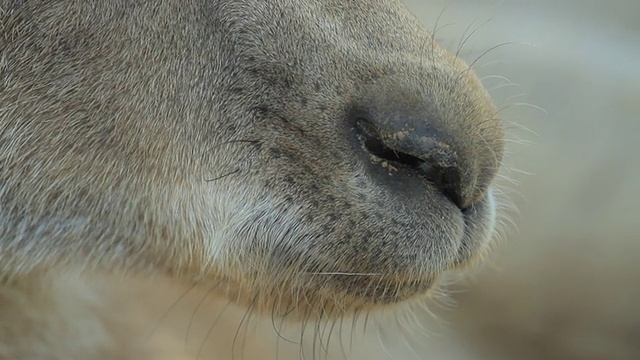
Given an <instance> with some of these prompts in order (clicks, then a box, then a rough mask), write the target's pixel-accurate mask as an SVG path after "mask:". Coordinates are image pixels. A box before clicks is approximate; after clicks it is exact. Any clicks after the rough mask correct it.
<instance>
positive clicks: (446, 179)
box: [420, 161, 466, 211]
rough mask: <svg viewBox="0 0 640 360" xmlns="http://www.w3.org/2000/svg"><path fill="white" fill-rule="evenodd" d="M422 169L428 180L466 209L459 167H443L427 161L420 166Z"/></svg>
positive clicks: (459, 206) (452, 200) (461, 207)
mask: <svg viewBox="0 0 640 360" xmlns="http://www.w3.org/2000/svg"><path fill="white" fill-rule="evenodd" d="M420 171H421V173H422V174H424V176H425V177H426V178H427V180H429V181H430V182H431V183H433V184H434V185H435V186H436V187H437V188H438V189H440V191H442V192H443V193H444V194H445V195H446V196H447V197H448V198H449V199H450V200H451V202H453V203H454V204H456V206H458V208H460V210H462V211H465V210H466V209H465V208H464V204H463V200H462V195H461V193H460V192H461V190H460V189H461V182H460V181H461V180H460V171H459V170H458V168H457V167H452V166H450V167H443V166H438V165H434V164H433V163H430V162H428V161H425V162H423V164H422V165H421V166H420Z"/></svg>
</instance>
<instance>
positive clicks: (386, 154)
mask: <svg viewBox="0 0 640 360" xmlns="http://www.w3.org/2000/svg"><path fill="white" fill-rule="evenodd" d="M357 125H358V127H357V128H358V130H359V137H360V141H361V142H362V145H363V146H364V148H365V149H366V150H367V151H368V152H369V153H370V154H372V155H374V156H376V157H378V158H380V159H382V160H387V161H392V162H394V163H397V164H403V165H407V166H410V167H413V168H419V167H420V165H421V164H422V163H423V162H424V161H423V160H421V159H420V158H418V157H415V156H413V155H409V154H407V153H404V152H402V151H398V150H395V149H393V148H391V147H389V146H387V145H386V144H385V142H384V141H383V140H382V136H381V135H380V134H379V133H378V131H377V130H376V129H375V128H374V127H373V126H372V125H370V124H369V123H368V122H367V121H366V120H363V119H360V120H358V122H357Z"/></svg>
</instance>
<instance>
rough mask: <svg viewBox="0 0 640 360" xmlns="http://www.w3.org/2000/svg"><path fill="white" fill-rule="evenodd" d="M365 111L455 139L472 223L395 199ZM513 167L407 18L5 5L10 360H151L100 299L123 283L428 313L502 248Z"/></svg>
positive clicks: (462, 85) (271, 302) (1, 191)
mask: <svg viewBox="0 0 640 360" xmlns="http://www.w3.org/2000/svg"><path fill="white" fill-rule="evenodd" d="M354 108H366V109H367V110H368V111H370V112H373V113H390V112H393V111H396V110H399V111H409V112H412V114H418V115H419V116H424V121H425V123H426V124H428V125H429V126H431V127H433V128H435V129H438V131H441V132H442V133H443V134H445V135H446V136H445V137H446V139H447V141H448V144H449V145H451V146H453V147H454V148H455V149H456V154H457V156H458V157H459V159H461V160H460V163H461V170H462V172H461V177H462V179H463V188H462V189H461V194H462V196H463V198H464V205H465V206H464V207H465V208H468V210H467V211H465V212H464V213H463V212H461V211H460V209H458V207H457V206H456V205H454V204H453V203H452V202H451V201H450V200H449V199H448V198H447V197H446V196H444V195H443V194H442V193H441V191H440V190H439V189H438V188H437V187H436V186H435V185H434V184H433V183H431V182H429V181H426V180H424V181H422V180H420V181H419V183H415V184H414V183H411V184H408V185H407V188H410V190H407V191H405V190H406V189H402V188H400V189H397V188H393V187H388V186H386V185H385V184H382V183H380V181H378V175H376V174H373V173H372V171H371V170H370V168H371V167H372V166H377V165H375V164H374V165H372V162H371V161H370V159H367V158H363V157H362V156H360V155H359V154H360V153H359V151H361V149H359V148H358V146H354V143H357V136H355V135H354V132H353V128H354V124H353V123H352V122H350V120H351V115H350V114H351V112H352V111H353V109H354ZM502 148H503V129H502V125H501V122H500V120H499V119H498V118H497V111H496V109H495V107H494V106H493V104H492V102H491V101H490V99H489V97H488V96H487V94H486V92H485V91H484V89H483V88H482V86H481V85H480V83H479V81H478V79H477V78H476V77H475V75H474V74H473V72H472V71H470V69H469V67H468V65H466V64H465V63H463V62H462V61H461V60H459V59H457V58H456V57H455V56H454V55H452V54H450V53H448V52H446V51H445V50H443V49H442V48H440V47H439V46H438V45H437V44H436V43H435V42H434V40H433V38H432V36H431V35H430V34H429V33H428V32H427V31H426V30H425V29H424V28H423V27H422V25H421V24H420V23H419V22H418V21H417V20H416V19H415V18H414V17H413V16H411V15H410V14H409V13H408V12H407V11H406V10H405V9H404V7H403V6H402V5H401V4H400V2H397V1H393V0H375V1H371V0H354V1H342V0H339V1H338V0H304V1H293V0H273V1H240V0H225V1H204V0H201V1H198V0H189V1H177V0H175V1H157V2H144V1H124V0H120V1H118V0H99V1H98V0H95V1H51V0H50V1H13V0H2V1H0V271H1V273H0V274H1V275H2V277H3V279H2V286H1V287H0V304H1V305H0V332H3V334H9V335H7V336H0V358H6V359H33V358H42V357H43V356H44V357H48V358H55V359H69V358H78V359H80V358H93V359H108V358H118V359H122V358H132V359H133V358H135V359H139V358H141V357H142V356H143V355H142V354H143V353H145V352H146V351H148V349H145V345H144V344H143V343H142V342H140V341H138V340H137V339H138V338H139V337H140V336H142V335H139V334H138V333H136V332H135V331H134V330H132V334H137V335H131V336H120V335H119V334H120V333H119V332H118V331H116V330H114V329H117V328H119V327H120V329H121V328H122V327H121V326H120V325H118V321H119V320H118V319H114V318H111V317H110V316H106V317H105V316H104V313H105V312H106V313H109V311H108V310H106V311H105V310H104V309H108V308H110V306H111V307H113V306H114V305H113V304H111V305H110V304H109V301H108V300H104V302H105V303H101V301H100V300H101V299H95V298H93V297H94V296H97V295H96V294H103V295H100V296H98V297H101V296H104V293H105V292H104V291H101V290H104V289H103V288H101V286H100V285H97V284H100V281H99V280H97V279H99V278H101V276H106V275H114V274H116V275H118V276H123V275H122V274H124V277H125V278H126V277H129V276H134V275H136V276H141V277H143V278H144V277H145V276H150V275H153V274H156V275H162V276H166V277H168V278H172V279H174V280H176V281H177V282H182V283H184V284H193V283H196V284H200V285H205V286H206V285H207V284H221V285H220V286H218V287H217V288H216V290H215V291H214V293H215V294H216V296H220V297H222V298H228V299H231V300H232V301H233V302H234V303H235V304H236V305H237V306H240V307H250V308H251V309H254V310H255V311H256V312H257V313H263V314H271V313H272V312H277V313H278V314H287V315H286V316H290V317H291V320H290V321H291V322H295V321H296V320H295V319H298V320H300V319H306V320H308V319H310V318H314V319H315V318H318V317H319V318H323V319H324V318H327V319H337V318H340V317H342V316H348V315H349V314H353V313H357V312H358V311H361V310H363V309H365V310H371V309H374V310H375V309H376V308H379V307H382V306H383V305H385V304H400V305H402V304H408V303H410V302H411V301H410V299H420V298H422V297H424V294H425V293H426V292H427V291H428V289H430V288H431V287H432V286H433V284H434V282H435V281H436V280H437V278H438V277H439V275H440V274H442V273H443V272H445V271H447V270H450V269H453V268H456V267H459V266H460V265H463V264H466V263H468V262H469V261H471V260H472V259H474V258H475V257H476V256H477V254H478V253H480V252H481V251H482V249H483V248H484V247H485V246H486V244H487V242H488V240H489V238H490V237H491V234H492V233H493V226H494V218H495V211H494V210H495V202H494V200H493V196H492V195H491V190H490V189H491V187H490V185H491V181H492V180H493V177H494V175H495V173H496V171H497V169H498V166H499V163H500V161H501V157H502ZM414 185H415V186H414ZM418 185H419V186H418ZM416 189H418V190H416ZM70 279H72V280H70ZM71 302H73V303H74V304H77V305H74V306H73V307H72V308H71V310H69V309H68V308H67V307H68V306H70V305H69V303H71ZM234 306H235V305H234ZM100 309H102V310H100ZM116 313H117V311H116ZM282 316H285V315H282ZM92 317H93V318H92ZM114 323H115V324H114ZM15 324H21V325H20V326H16V325H15ZM60 329H64V330H60ZM72 334H73V335H72ZM136 336H138V337H136ZM43 354H46V356H45V355H43ZM149 356H151V355H149Z"/></svg>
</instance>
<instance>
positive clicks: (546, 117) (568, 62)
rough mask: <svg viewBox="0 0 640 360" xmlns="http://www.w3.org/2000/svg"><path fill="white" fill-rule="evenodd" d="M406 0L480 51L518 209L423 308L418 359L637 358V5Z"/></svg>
mask: <svg viewBox="0 0 640 360" xmlns="http://www.w3.org/2000/svg"><path fill="white" fill-rule="evenodd" d="M406 3H407V5H408V6H409V7H410V8H411V9H412V10H413V11H414V13H416V15H417V16H418V17H419V18H420V19H421V20H422V21H423V22H424V23H425V24H427V26H431V27H434V26H435V23H436V21H437V22H438V28H439V30H438V31H437V35H436V38H438V39H440V41H441V43H442V44H444V45H445V46H446V47H447V48H449V49H450V50H452V51H457V49H458V48H459V46H460V44H461V43H464V46H463V47H462V50H461V54H462V55H463V57H464V58H465V59H466V60H467V61H468V62H470V63H471V62H474V61H475V60H476V58H478V57H479V56H482V57H481V58H480V59H479V60H478V61H477V62H476V65H475V66H474V67H475V68H476V71H477V72H478V74H479V76H480V77H481V78H483V83H484V84H485V86H487V88H489V89H490V93H491V95H492V96H493V97H494V98H495V100H496V103H497V104H498V106H499V107H500V108H504V109H503V110H502V112H501V114H502V115H503V117H504V119H505V123H506V126H507V128H508V133H509V138H510V143H509V144H508V150H509V154H508V156H507V159H506V160H505V165H506V166H505V171H503V174H504V175H505V178H508V179H502V180H501V181H502V183H503V185H504V187H505V188H506V189H507V193H508V194H509V197H510V198H511V199H512V200H513V202H514V203H515V205H516V207H517V208H518V209H519V213H514V212H511V214H510V217H511V218H512V220H513V222H514V223H515V224H516V225H517V226H515V227H513V226H512V227H509V228H508V231H507V234H508V236H507V237H506V240H502V241H501V242H500V243H499V245H498V246H497V247H496V251H494V253H493V255H492V257H491V258H490V259H489V265H488V266H484V267H483V268H482V269H481V270H480V271H475V272H474V275H473V276H472V277H471V278H470V279H469V280H466V281H465V282H463V283H459V284H457V285H455V286H452V287H451V290H452V295H451V297H452V298H453V300H454V301H455V304H454V305H453V306H435V307H434V308H433V309H432V310H433V311H435V312H436V313H437V315H438V317H439V318H440V319H441V321H438V322H436V323H437V324H436V325H434V326H433V327H432V328H429V330H430V332H431V333H432V335H430V336H429V339H428V341H427V343H423V342H421V343H420V344H418V347H419V352H420V356H421V357H422V355H424V358H426V359H491V360H494V359H563V360H564V359H569V360H570V359H580V360H583V359H587V360H588V359H640V209H639V207H638V205H640V1H636V0H612V1H589V0H563V1H553V0H536V1H529V0H504V1H495V0H494V1H482V0H466V1H465V0H449V1H439V0H431V1H424V0H407V1H406ZM470 33H472V35H471V36H470V38H469V39H468V40H467V41H465V37H466V36H467V35H469V34H470ZM501 44H504V45H501ZM496 46H497V47H496ZM493 47H496V48H494V49H493V50H491V51H489V52H488V53H486V54H485V52H487V50H489V49H491V48H493ZM483 54H485V55H483ZM509 179H510V180H509ZM508 189H512V191H509V190H508ZM432 323H433V322H432Z"/></svg>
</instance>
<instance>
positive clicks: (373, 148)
mask: <svg viewBox="0 0 640 360" xmlns="http://www.w3.org/2000/svg"><path fill="white" fill-rule="evenodd" d="M356 124H357V127H356V129H357V130H358V137H359V138H360V142H361V144H362V146H363V148H364V149H365V150H366V151H367V152H368V153H369V154H371V155H373V156H374V157H376V158H378V159H379V160H385V161H388V162H390V163H392V164H393V165H395V166H394V167H397V168H403V167H404V168H408V169H410V170H412V171H414V172H415V173H417V174H418V175H419V176H421V177H423V178H425V179H426V180H427V181H429V182H431V183H432V184H433V185H434V186H435V187H436V188H438V189H439V190H440V191H442V193H443V194H444V195H445V196H447V197H448V198H449V199H450V200H451V202H453V203H454V204H455V205H456V206H458V207H459V208H460V209H461V210H463V211H464V208H463V206H464V205H463V203H464V201H463V199H462V195H461V177H460V171H459V169H458V167H457V166H456V165H455V161H452V159H451V156H448V155H446V154H445V155H443V149H442V148H438V147H435V148H433V149H427V150H431V151H425V149H417V150H416V152H417V151H419V150H422V151H421V156H420V157H418V156H414V155H411V154H409V153H407V152H403V151H400V150H398V149H399V148H402V146H401V144H395V146H394V145H393V144H390V143H392V141H387V142H385V140H384V139H383V136H382V135H381V134H380V133H379V131H378V130H377V129H376V128H375V127H374V126H373V125H372V124H370V123H369V122H368V121H367V120H366V119H358V121H357V122H356Z"/></svg>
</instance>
